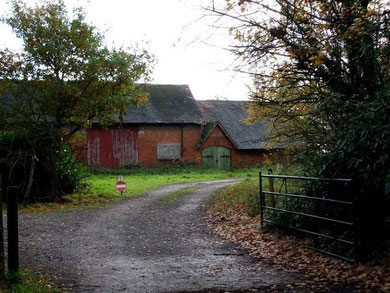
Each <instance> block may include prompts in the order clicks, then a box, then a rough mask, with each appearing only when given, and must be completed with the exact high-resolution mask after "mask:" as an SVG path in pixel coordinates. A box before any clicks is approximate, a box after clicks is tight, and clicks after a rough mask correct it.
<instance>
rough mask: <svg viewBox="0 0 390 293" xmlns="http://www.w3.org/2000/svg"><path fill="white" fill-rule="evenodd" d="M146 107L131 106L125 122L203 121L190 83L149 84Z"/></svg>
mask: <svg viewBox="0 0 390 293" xmlns="http://www.w3.org/2000/svg"><path fill="white" fill-rule="evenodd" d="M145 90H146V92H148V93H149V94H150V97H149V101H148V103H147V104H146V106H144V107H139V108H129V110H128V111H127V113H124V114H123V116H122V118H123V122H124V123H163V124H171V123H196V124H200V123H201V113H200V111H199V108H198V105H197V103H196V101H195V99H194V97H193V96H192V93H191V90H190V88H189V86H188V85H159V84H148V85H146V86H145Z"/></svg>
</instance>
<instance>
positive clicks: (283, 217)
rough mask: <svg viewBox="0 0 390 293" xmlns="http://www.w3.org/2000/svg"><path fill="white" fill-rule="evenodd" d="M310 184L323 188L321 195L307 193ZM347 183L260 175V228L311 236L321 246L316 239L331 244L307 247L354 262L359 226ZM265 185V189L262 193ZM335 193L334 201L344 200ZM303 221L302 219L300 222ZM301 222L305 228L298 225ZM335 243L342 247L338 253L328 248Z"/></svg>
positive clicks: (344, 181) (337, 180) (333, 180)
mask: <svg viewBox="0 0 390 293" xmlns="http://www.w3.org/2000/svg"><path fill="white" fill-rule="evenodd" d="M270 171H271V170H270ZM269 173H270V172H269ZM263 179H268V182H267V183H268V184H264V183H263ZM288 181H289V182H290V185H289V186H288V185H287V182H288ZM291 181H292V183H291ZM297 182H300V184H297ZM302 183H303V184H302ZM310 184H311V185H310ZM313 184H317V186H320V185H321V186H325V187H324V189H323V193H322V194H318V193H317V194H315V195H313V194H309V192H310V186H313ZM350 184H351V179H336V178H317V177H299V176H284V175H272V172H271V174H268V175H265V174H262V173H261V172H260V173H259V188H260V192H259V203H260V222H261V223H260V224H261V227H262V229H263V228H264V227H265V226H266V225H267V224H273V225H277V226H281V227H284V228H287V229H290V230H293V231H296V232H300V233H303V234H306V235H310V236H312V237H313V238H314V242H317V243H318V242H320V243H321V241H318V240H319V239H325V240H326V241H328V243H329V241H331V244H330V245H326V246H325V247H321V245H318V246H316V245H314V246H308V248H311V249H314V250H317V251H319V252H322V253H324V254H327V255H330V256H333V257H336V258H340V259H343V260H346V261H348V262H356V261H357V260H358V244H359V241H358V229H357V226H358V225H357V217H356V199H353V198H352V195H351V192H350V190H351V188H350ZM266 185H267V186H268V190H265V186H266ZM277 189H279V190H277ZM275 190H277V191H275ZM317 190H318V188H317ZM308 191H309V192H308ZM335 192H338V193H339V194H338V196H337V198H340V195H341V198H343V200H339V199H335V198H332V195H333V196H334V195H335ZM340 192H343V193H344V194H340ZM344 198H346V199H348V198H349V200H344ZM292 218H294V219H292ZM302 218H304V219H305V220H304V221H302ZM275 219H276V220H275ZM286 222H287V223H286ZM291 223H293V224H291ZM302 223H306V224H307V223H308V225H301V224H302ZM322 241H323V240H322ZM335 243H337V244H338V246H340V245H341V246H343V247H341V248H340V249H339V250H338V252H332V251H331V249H329V246H335V245H334V244H335Z"/></svg>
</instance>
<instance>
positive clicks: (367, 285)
mask: <svg viewBox="0 0 390 293" xmlns="http://www.w3.org/2000/svg"><path fill="white" fill-rule="evenodd" d="M216 204H218V203H216V202H215V201H214V203H213V205H214V207H215V205H216ZM208 222H209V226H210V227H211V229H212V230H213V231H214V232H215V233H217V234H218V235H220V236H222V237H224V238H225V239H228V240H230V241H233V242H235V243H238V244H240V245H241V246H242V247H243V248H245V249H247V251H248V252H249V255H251V256H253V257H256V258H259V259H262V260H266V261H267V262H268V263H271V264H272V265H273V266H275V267H276V268H278V269H281V270H284V271H289V272H294V273H299V274H302V275H304V276H305V277H306V278H305V279H304V280H302V281H301V282H297V283H296V284H291V285H289V286H293V287H294V288H296V289H298V288H299V287H301V288H303V287H305V288H306V289H308V288H309V287H310V288H314V289H315V290H314V292H327V291H328V292H329V291H341V289H345V290H344V291H348V292H351V291H353V292H389V291H390V267H389V264H387V265H386V264H381V265H376V266H370V265H367V264H349V263H346V262H344V261H341V260H338V259H334V258H331V257H328V256H325V255H323V254H320V253H318V252H315V251H313V250H310V249H307V248H305V246H306V245H307V244H308V242H307V240H301V239H297V238H295V237H292V236H286V235H279V234H274V233H264V232H261V231H260V229H259V217H250V216H249V214H248V209H247V207H246V206H245V204H243V203H241V204H236V205H232V206H231V207H230V208H228V209H226V208H224V209H219V208H213V206H212V207H211V208H210V209H209V210H208ZM334 286H339V287H337V288H336V287H334ZM288 288H289V287H288V286H284V288H281V287H278V286H275V291H278V292H285V290H287V291H289V290H290V292H291V288H290V289H288ZM347 288H349V289H347ZM299 291H301V290H299Z"/></svg>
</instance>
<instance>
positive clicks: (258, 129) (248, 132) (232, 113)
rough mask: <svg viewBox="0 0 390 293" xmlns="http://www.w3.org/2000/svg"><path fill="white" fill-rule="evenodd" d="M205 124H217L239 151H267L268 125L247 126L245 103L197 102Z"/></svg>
mask: <svg viewBox="0 0 390 293" xmlns="http://www.w3.org/2000/svg"><path fill="white" fill-rule="evenodd" d="M197 103H198V105H199V108H200V110H201V113H202V116H203V122H204V123H210V122H217V123H218V124H219V125H220V126H221V127H222V129H223V130H224V131H225V132H226V134H227V136H228V137H229V138H230V139H231V140H232V143H233V144H234V145H235V146H236V148H237V149H241V150H245V149H265V141H266V139H267V134H266V131H267V125H266V124H265V122H260V123H256V124H253V125H247V124H245V123H244V120H245V119H246V118H247V116H248V112H247V111H246V106H247V104H248V102H245V101H220V100H208V101H197Z"/></svg>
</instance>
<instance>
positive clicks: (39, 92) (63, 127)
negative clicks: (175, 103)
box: [0, 0, 153, 198]
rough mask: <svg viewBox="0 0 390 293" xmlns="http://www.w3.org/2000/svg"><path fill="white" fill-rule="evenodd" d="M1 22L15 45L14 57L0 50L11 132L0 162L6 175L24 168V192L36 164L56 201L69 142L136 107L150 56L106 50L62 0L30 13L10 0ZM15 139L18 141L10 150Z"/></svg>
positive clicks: (2, 122)
mask: <svg viewBox="0 0 390 293" xmlns="http://www.w3.org/2000/svg"><path fill="white" fill-rule="evenodd" d="M2 21H3V22H5V23H7V24H8V25H10V26H11V28H12V29H13V31H14V32H15V33H16V35H17V36H18V37H19V38H21V39H22V41H23V50H22V51H21V52H12V51H10V50H8V49H3V50H0V79H1V85H0V93H2V103H1V105H0V126H1V127H2V129H3V130H5V131H9V132H11V133H12V134H13V135H12V137H11V138H7V139H5V138H4V137H3V142H4V139H5V140H6V141H7V143H8V145H10V144H11V143H12V145H13V147H11V146H9V149H10V150H11V149H12V152H9V153H8V154H5V155H4V154H3V157H2V158H3V160H2V162H3V163H6V165H7V166H11V167H10V169H11V173H12V166H14V164H15V161H18V162H19V163H23V162H24V163H23V164H24V166H25V167H26V166H29V168H28V169H30V171H29V172H27V173H29V174H30V179H27V178H25V180H24V181H23V182H24V184H22V185H23V186H24V188H25V189H27V190H26V191H27V192H29V191H28V189H29V188H31V186H30V185H31V178H33V177H34V176H33V174H34V168H35V167H34V166H35V162H41V165H45V168H46V169H47V170H48V172H47V173H49V174H52V175H49V176H50V177H49V178H50V179H51V181H52V182H51V184H49V185H50V186H51V187H50V188H51V190H52V192H51V195H50V197H51V198H56V197H57V196H59V195H60V194H61V193H62V192H64V190H61V189H62V188H61V183H60V182H61V181H63V178H60V177H61V176H59V175H58V174H64V172H65V173H66V172H67V171H66V170H69V168H72V166H73V165H74V160H73V157H72V156H71V155H68V154H66V152H68V153H69V151H70V149H69V141H70V139H71V138H72V136H73V135H74V134H75V133H76V132H77V131H79V130H82V129H85V128H87V127H90V126H91V124H92V122H93V121H99V122H100V123H101V124H103V125H108V124H110V123H112V122H113V121H114V120H113V114H115V113H116V114H119V115H120V113H122V112H124V111H125V110H126V109H127V107H128V106H129V105H130V104H142V103H144V102H145V101H146V99H147V94H146V93H144V92H143V91H142V87H141V86H140V85H139V84H138V83H136V82H140V81H141V82H142V81H147V80H148V78H149V75H150V72H151V63H152V61H153V60H152V56H151V55H150V54H149V53H148V52H147V51H145V50H141V51H140V50H130V49H126V50H125V49H110V48H108V47H107V46H106V45H104V36H103V35H102V34H101V33H99V32H98V31H97V30H96V28H95V27H94V26H92V25H90V24H88V23H87V22H86V21H85V14H84V12H83V10H82V9H81V8H79V9H76V10H75V11H74V12H73V14H72V15H69V13H68V11H67V10H66V8H65V5H64V2H63V1H62V0H58V1H47V2H43V4H41V5H37V6H35V7H28V6H27V5H26V4H25V3H23V2H21V1H13V2H12V10H11V12H10V15H9V16H6V17H4V18H3V19H2ZM15 135H16V136H17V137H18V139H19V140H22V141H23V142H21V141H19V145H18V143H16V145H17V147H16V145H15V139H16V138H15ZM18 139H16V140H18ZM7 143H5V145H7ZM15 147H16V149H15ZM16 150H18V151H16ZM37 153H40V156H41V157H38V156H37ZM26 162H27V163H26ZM29 182H30V183H29Z"/></svg>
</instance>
